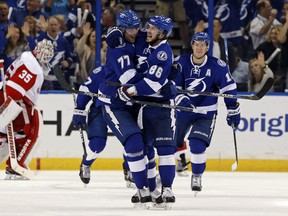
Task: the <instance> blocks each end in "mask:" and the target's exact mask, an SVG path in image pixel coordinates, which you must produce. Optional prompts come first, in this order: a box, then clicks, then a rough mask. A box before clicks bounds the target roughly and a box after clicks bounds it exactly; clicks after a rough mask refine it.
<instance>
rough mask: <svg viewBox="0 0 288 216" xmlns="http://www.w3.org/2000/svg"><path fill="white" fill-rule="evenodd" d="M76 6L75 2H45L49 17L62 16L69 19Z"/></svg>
mask: <svg viewBox="0 0 288 216" xmlns="http://www.w3.org/2000/svg"><path fill="white" fill-rule="evenodd" d="M74 4H75V1H74V0H61V1H59V0H45V1H44V11H45V14H46V15H47V17H50V16H53V15H58V14H62V15H63V16H65V19H67V18H68V14H69V12H70V11H71V9H72V7H73V5H74Z"/></svg>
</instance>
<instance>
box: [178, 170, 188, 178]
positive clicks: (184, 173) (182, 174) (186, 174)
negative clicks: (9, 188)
mask: <svg viewBox="0 0 288 216" xmlns="http://www.w3.org/2000/svg"><path fill="white" fill-rule="evenodd" d="M177 175H178V176H179V177H188V176H189V173H188V172H187V171H186V170H185V171H182V172H177Z"/></svg>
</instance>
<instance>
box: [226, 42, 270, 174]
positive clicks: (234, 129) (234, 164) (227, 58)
mask: <svg viewBox="0 0 288 216" xmlns="http://www.w3.org/2000/svg"><path fill="white" fill-rule="evenodd" d="M224 49H225V57H226V63H227V67H228V71H229V72H230V67H229V57H228V44H227V38H224ZM268 91H269V89H268ZM265 94H266V93H265ZM263 96H264V95H263ZM263 96H262V97H263ZM232 130H233V140H234V149H235V157H236V161H235V163H233V164H232V166H231V170H232V171H235V170H236V169H237V167H238V151H237V141H236V128H235V126H234V123H232Z"/></svg>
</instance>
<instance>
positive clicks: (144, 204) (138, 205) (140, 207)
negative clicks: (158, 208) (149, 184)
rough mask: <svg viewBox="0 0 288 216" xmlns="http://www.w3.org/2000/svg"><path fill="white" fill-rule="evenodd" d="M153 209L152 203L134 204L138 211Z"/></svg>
mask: <svg viewBox="0 0 288 216" xmlns="http://www.w3.org/2000/svg"><path fill="white" fill-rule="evenodd" d="M151 207H152V203H151V202H146V203H141V202H138V203H134V208H136V209H150V208H151Z"/></svg>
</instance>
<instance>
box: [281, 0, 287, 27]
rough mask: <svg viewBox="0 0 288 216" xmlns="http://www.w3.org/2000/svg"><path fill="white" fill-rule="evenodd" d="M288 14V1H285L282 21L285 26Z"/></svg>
mask: <svg viewBox="0 0 288 216" xmlns="http://www.w3.org/2000/svg"><path fill="white" fill-rule="evenodd" d="M287 12H288V0H284V2H283V7H282V15H281V17H280V21H281V22H282V23H283V24H284V23H285V22H286V14H287Z"/></svg>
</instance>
